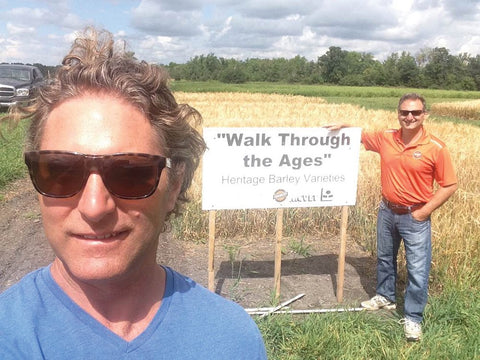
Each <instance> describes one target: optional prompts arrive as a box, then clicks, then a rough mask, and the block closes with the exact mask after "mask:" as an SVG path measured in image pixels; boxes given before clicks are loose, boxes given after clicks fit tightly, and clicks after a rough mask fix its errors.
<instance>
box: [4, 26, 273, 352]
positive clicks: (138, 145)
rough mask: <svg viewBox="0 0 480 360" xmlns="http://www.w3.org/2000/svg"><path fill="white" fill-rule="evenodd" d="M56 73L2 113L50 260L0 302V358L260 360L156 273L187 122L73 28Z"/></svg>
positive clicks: (191, 116) (235, 319)
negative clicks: (9, 115) (23, 130)
mask: <svg viewBox="0 0 480 360" xmlns="http://www.w3.org/2000/svg"><path fill="white" fill-rule="evenodd" d="M62 65H63V66H62V68H61V69H60V70H59V71H58V73H57V75H56V78H55V81H54V82H52V83H51V84H49V85H48V86H46V87H44V88H42V89H41V91H40V93H39V96H38V97H37V99H36V100H35V102H34V103H33V104H32V105H30V106H28V107H25V108H23V109H21V111H17V112H16V113H14V117H15V118H16V120H17V121H20V120H24V119H27V118H28V119H31V126H30V129H29V132H28V135H27V146H26V152H25V162H26V164H27V166H28V169H29V174H30V177H31V180H32V182H33V185H34V187H35V189H36V190H37V191H38V193H39V202H40V208H41V213H42V220H43V226H44V230H45V234H46V237H47V239H48V241H49V243H50V245H51V247H52V248H53V250H54V252H55V255H56V257H55V259H54V261H53V263H52V264H51V265H49V266H47V267H45V268H41V269H39V270H37V271H34V272H32V273H30V274H28V275H27V276H26V277H25V278H23V279H22V280H21V281H20V282H19V283H18V284H16V285H14V286H12V287H11V288H9V289H7V290H6V291H5V292H4V293H3V294H1V295H0V358H1V359H3V360H7V359H16V360H18V359H70V360H73V359H82V360H84V359H249V360H250V359H265V358H266V354H265V347H264V344H263V341H262V337H261V334H260V332H259V330H258V328H257V326H256V324H255V323H254V321H253V320H252V319H251V318H250V316H249V315H248V314H247V313H246V312H245V311H244V310H243V309H242V308H241V307H240V306H238V305H237V304H235V303H233V302H231V301H228V300H226V299H224V298H222V297H221V296H219V295H217V294H214V293H212V292H210V291H208V290H207V289H205V288H203V287H202V286H200V285H198V284H197V283H195V282H194V281H193V280H191V279H189V278H187V277H185V276H183V275H181V274H179V273H177V272H175V271H174V270H173V269H171V268H169V267H166V266H161V265H159V264H157V262H156V254H157V248H158V246H159V240H160V239H162V237H161V233H162V232H163V230H164V227H165V222H166V221H167V220H168V218H169V216H170V215H171V214H176V213H178V212H179V208H180V205H181V203H182V202H185V201H186V200H187V199H186V196H185V193H186V191H187V189H188V188H189V186H190V184H191V181H192V178H193V173H194V171H195V169H196V168H197V166H198V164H199V160H200V156H201V155H202V153H203V151H204V150H205V143H204V141H203V139H202V137H201V136H200V135H199V133H198V132H197V131H196V130H195V125H198V124H199V122H200V120H201V116H200V114H199V113H198V112H197V111H196V110H195V109H193V108H191V107H189V106H188V105H179V104H177V102H176V100H175V98H174V96H173V95H172V93H171V91H170V90H169V88H168V87H167V79H168V76H167V74H166V73H165V72H163V71H162V70H161V69H160V68H159V67H157V66H155V65H149V64H147V63H145V62H137V61H136V60H135V59H133V58H132V57H131V56H128V55H126V54H125V53H124V52H118V51H116V49H115V47H114V41H113V38H112V35H111V34H110V33H109V32H106V31H97V30H95V29H93V28H90V29H87V30H86V31H85V32H84V33H83V34H82V35H80V36H79V37H78V38H77V39H76V40H75V42H74V43H73V45H72V48H71V51H70V52H69V54H68V55H67V56H66V57H65V58H64V60H63V64H62ZM192 120H193V121H196V124H195V123H193V125H192V124H191V122H192Z"/></svg>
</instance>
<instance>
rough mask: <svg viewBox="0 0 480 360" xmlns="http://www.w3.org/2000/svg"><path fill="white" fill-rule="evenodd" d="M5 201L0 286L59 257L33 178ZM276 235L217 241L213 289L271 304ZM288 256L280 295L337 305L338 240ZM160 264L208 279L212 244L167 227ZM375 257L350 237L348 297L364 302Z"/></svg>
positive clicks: (246, 302) (348, 301)
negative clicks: (176, 235)
mask: <svg viewBox="0 0 480 360" xmlns="http://www.w3.org/2000/svg"><path fill="white" fill-rule="evenodd" d="M2 194H3V195H4V197H5V201H2V202H1V203H0V214H1V215H0V233H1V235H0V292H1V291H3V290H4V289H6V288H7V287H9V286H11V285H12V284H14V283H16V282H17V281H18V280H20V279H21V278H22V276H24V275H25V274H27V273H28V272H30V271H32V270H34V269H36V268H38V267H40V266H45V265H47V264H49V263H50V262H51V261H52V260H53V257H54V254H53V252H52V250H51V249H50V247H49V245H48V244H47V241H46V239H45V236H44V234H43V229H42V224H41V218H40V212H39V207H38V204H37V199H36V193H35V192H34V190H33V188H32V186H31V185H30V182H29V181H28V180H27V179H22V180H20V181H17V182H15V183H14V184H12V185H11V186H10V187H9V189H7V190H6V191H3V192H2ZM274 241H275V239H274V237H273V235H272V237H271V238H264V239H258V240H256V241H252V240H250V241H248V240H245V239H241V238H239V239H232V240H229V241H221V240H218V241H217V244H216V249H215V266H216V276H215V287H216V288H215V291H216V292H217V293H219V294H221V295H223V296H225V297H227V298H230V299H233V300H234V301H236V302H238V303H240V304H241V305H242V306H244V307H259V306H269V305H271V299H272V294H273V285H274V283H273V274H274V261H273V259H274V247H275V243H274ZM288 241H289V240H288V239H285V243H284V247H285V249H287V250H286V253H285V254H283V257H282V278H281V279H282V281H281V300H282V301H284V300H287V299H291V298H293V297H294V296H296V295H298V294H300V293H304V294H305V296H304V297H303V298H302V299H300V300H298V301H297V302H295V303H294V304H293V305H292V307H293V308H297V309H309V308H329V307H334V306H336V305H338V304H337V300H336V288H337V259H338V255H337V254H338V247H339V245H338V239H313V238H311V239H305V240H304V245H305V246H308V247H309V256H308V257H306V258H304V257H302V256H300V255H298V254H295V253H292V252H289V251H288V246H287V245H288ZM158 261H159V263H162V264H165V265H168V266H171V267H172V268H174V269H175V270H177V271H179V272H181V273H183V274H185V275H188V276H190V277H191V278H193V279H194V280H196V281H197V282H198V283H200V284H202V285H205V286H207V278H208V277H207V264H208V246H207V245H205V244H194V243H191V242H185V241H182V240H179V239H174V238H173V237H172V236H171V235H170V234H165V235H164V236H163V239H162V240H161V243H160V247H159V251H158ZM374 270H375V261H374V259H372V258H371V257H370V256H369V254H368V253H366V252H364V251H362V249H361V248H360V247H359V246H358V245H356V244H355V243H353V242H352V241H349V242H348V245H347V256H346V265H345V283H344V304H345V305H346V306H358V304H359V301H360V300H362V299H366V298H368V297H370V296H371V295H373V293H374V291H375V290H374V289H375V274H374Z"/></svg>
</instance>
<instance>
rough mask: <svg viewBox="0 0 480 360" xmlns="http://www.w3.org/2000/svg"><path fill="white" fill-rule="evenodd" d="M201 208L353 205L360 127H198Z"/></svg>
mask: <svg viewBox="0 0 480 360" xmlns="http://www.w3.org/2000/svg"><path fill="white" fill-rule="evenodd" d="M203 136H204V138H205V141H206V143H207V147H208V149H207V151H206V153H205V155H204V157H203V178H202V183H203V185H202V187H203V188H202V209H203V210H220V209H255V208H260V209H261V208H289V207H320V206H343V205H354V204H355V200H356V193H357V177H358V159H359V151H360V136H361V129H360V128H345V129H342V130H339V131H333V132H332V131H329V130H327V129H325V128H204V129H203Z"/></svg>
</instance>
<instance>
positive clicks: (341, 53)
mask: <svg viewBox="0 0 480 360" xmlns="http://www.w3.org/2000/svg"><path fill="white" fill-rule="evenodd" d="M165 67H166V68H167V69H168V71H169V73H170V76H171V77H172V78H173V79H175V80H192V81H208V80H218V81H221V82H225V83H244V82H248V81H260V82H262V81H268V82H288V83H301V84H334V85H345V86H401V87H419V88H432V89H452V90H480V55H476V56H475V57H473V56H470V55H468V54H466V53H463V54H459V55H452V54H450V53H449V50H448V49H446V48H444V47H436V48H425V49H422V50H420V51H419V52H418V54H416V55H415V56H413V55H411V54H410V53H409V52H406V51H404V52H401V53H392V54H391V55H390V56H389V57H388V58H387V59H386V60H384V61H383V62H381V61H378V60H375V59H374V57H373V55H372V54H370V53H362V52H356V51H346V50H342V49H341V48H340V47H336V46H331V47H330V48H329V49H328V51H327V52H326V53H325V54H324V55H322V56H320V57H318V58H317V60H314V61H308V60H307V59H306V58H305V57H303V56H300V55H297V56H296V57H294V58H292V59H285V58H276V59H258V58H253V59H247V60H235V59H225V58H218V57H217V56H215V55H214V54H208V55H199V56H195V57H194V58H191V59H190V60H189V61H188V62H187V63H185V64H176V63H170V64H168V65H165Z"/></svg>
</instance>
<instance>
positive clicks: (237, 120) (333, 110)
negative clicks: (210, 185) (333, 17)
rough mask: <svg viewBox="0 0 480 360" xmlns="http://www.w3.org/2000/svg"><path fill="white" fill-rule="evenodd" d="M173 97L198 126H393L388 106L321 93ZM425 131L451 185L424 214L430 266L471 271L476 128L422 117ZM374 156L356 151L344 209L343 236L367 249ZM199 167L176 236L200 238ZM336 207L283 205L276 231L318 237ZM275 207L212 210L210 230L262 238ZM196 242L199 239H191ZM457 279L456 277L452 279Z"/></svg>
mask: <svg viewBox="0 0 480 360" xmlns="http://www.w3.org/2000/svg"><path fill="white" fill-rule="evenodd" d="M176 96H177V99H178V101H179V102H182V103H188V104H190V105H192V106H194V107H195V108H197V109H198V110H199V111H200V112H201V113H202V115H203V117H204V126H207V127H210V126H219V127H234V126H245V127H248V126H255V127H278V126H286V127H287V126H288V127H316V126H323V125H326V124H332V123H348V124H351V125H353V126H360V127H362V128H365V129H369V130H372V129H383V128H386V127H398V122H397V118H396V113H395V112H394V111H392V112H388V111H375V110H365V109H363V108H360V107H358V106H354V105H349V104H342V105H329V104H326V103H325V102H324V101H323V100H322V99H319V98H311V97H308V98H307V97H301V96H285V95H262V94H240V93H177V94H176ZM426 127H427V128H428V130H429V131H430V132H431V133H433V134H435V135H436V136H438V137H439V138H440V139H442V140H443V141H444V142H445V143H446V144H447V146H448V148H449V149H450V152H451V155H452V158H453V161H454V163H455V166H456V168H457V173H458V178H459V190H458V191H457V193H456V194H455V195H454V196H453V198H452V199H450V200H449V201H448V202H447V203H446V204H445V205H444V206H443V207H442V208H441V209H439V210H437V211H436V212H435V213H434V214H433V217H432V223H433V225H432V230H433V249H434V250H433V252H434V254H433V259H434V263H433V270H434V271H435V272H436V273H437V274H442V275H446V276H447V277H448V278H451V279H457V278H458V279H460V277H459V276H460V275H461V274H467V275H464V276H468V275H473V276H478V275H475V274H478V270H477V266H478V264H479V261H478V259H480V249H479V243H480V201H478V198H479V196H480V177H479V170H478V169H479V168H480V158H479V157H478V154H479V153H480V141H479V140H478V139H479V138H480V129H479V128H478V127H474V126H469V125H462V124H455V125H454V124H451V123H434V122H432V121H428V120H427V123H426ZM379 172H380V170H379V158H378V155H377V154H375V153H372V152H366V151H364V150H362V151H361V154H360V174H359V181H358V192H357V205H356V206H354V207H352V208H351V209H350V221H349V234H350V237H351V238H352V239H355V241H358V242H360V243H362V244H363V245H365V246H367V247H371V248H372V249H373V246H374V239H375V221H376V212H377V208H378V203H379V200H380V184H379V178H380V175H379ZM200 174H201V171H198V172H197V175H196V178H195V180H194V186H193V188H192V192H191V197H192V198H193V200H194V201H193V202H192V204H191V205H190V207H189V208H188V209H187V213H186V217H185V223H184V224H183V225H182V226H183V227H184V228H183V231H184V234H186V235H189V234H190V235H192V236H193V234H197V236H200V240H206V239H207V236H208V235H207V228H208V226H207V222H208V220H207V214H205V212H202V211H201V206H200V202H201V178H200ZM339 222H340V209H338V208H311V209H289V210H288V211H286V212H285V219H284V231H285V233H286V235H290V236H298V237H301V236H304V235H312V236H322V235H324V234H327V233H328V235H331V234H335V233H336V232H338V229H339ZM274 231H275V212H274V211H272V210H246V211H240V210H236V211H219V212H217V236H219V237H234V236H238V235H239V234H242V235H243V236H246V237H255V238H263V237H266V236H274V235H273V234H274ZM196 240H199V239H198V237H197V239H196ZM458 281H461V280H458Z"/></svg>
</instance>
